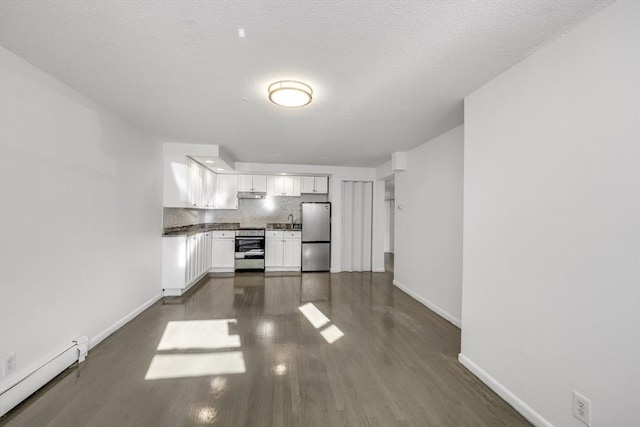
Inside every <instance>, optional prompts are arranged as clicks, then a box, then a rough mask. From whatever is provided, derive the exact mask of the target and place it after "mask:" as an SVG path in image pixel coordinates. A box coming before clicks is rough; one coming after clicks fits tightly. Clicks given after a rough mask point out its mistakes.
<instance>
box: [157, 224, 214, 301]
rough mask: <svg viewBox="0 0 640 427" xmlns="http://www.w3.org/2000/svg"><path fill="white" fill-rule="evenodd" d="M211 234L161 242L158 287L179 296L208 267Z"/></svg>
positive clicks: (167, 239)
mask: <svg viewBox="0 0 640 427" xmlns="http://www.w3.org/2000/svg"><path fill="white" fill-rule="evenodd" d="M211 260H212V256H211V232H207V233H199V234H194V235H192V236H172V237H164V238H163V239H162V288H163V289H164V294H165V295H168V296H175V295H182V294H183V293H184V292H185V291H186V290H187V289H189V287H190V286H192V285H193V284H195V283H196V282H197V281H198V280H200V279H201V278H202V277H203V276H204V275H205V274H207V273H208V272H209V269H210V268H211Z"/></svg>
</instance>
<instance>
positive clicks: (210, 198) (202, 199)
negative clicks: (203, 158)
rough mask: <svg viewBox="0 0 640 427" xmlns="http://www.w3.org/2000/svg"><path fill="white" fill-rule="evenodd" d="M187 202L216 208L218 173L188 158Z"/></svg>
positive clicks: (190, 204)
mask: <svg viewBox="0 0 640 427" xmlns="http://www.w3.org/2000/svg"><path fill="white" fill-rule="evenodd" d="M186 166H187V203H188V205H189V206H191V207H195V208H209V209H211V208H214V206H215V204H216V202H217V200H216V192H217V176H216V174H215V173H214V172H213V171H211V170H210V169H207V168H206V167H204V166H202V165H201V164H200V163H198V162H196V161H195V160H193V159H192V158H191V157H187V158H186Z"/></svg>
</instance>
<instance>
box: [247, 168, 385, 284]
mask: <svg viewBox="0 0 640 427" xmlns="http://www.w3.org/2000/svg"><path fill="white" fill-rule="evenodd" d="M235 170H236V172H238V173H242V172H251V173H290V174H296V173H304V174H321V175H329V201H330V202H331V215H332V222H331V272H332V273H338V272H340V271H342V265H341V264H342V262H341V259H342V254H341V247H342V223H341V220H342V182H343V181H349V180H352V181H358V180H361V181H373V194H374V198H373V236H372V251H373V263H372V268H373V271H384V223H383V221H384V182H382V181H376V170H375V168H357V167H341V166H322V165H295V164H282V163H280V164H279V163H245V162H237V163H236V164H235Z"/></svg>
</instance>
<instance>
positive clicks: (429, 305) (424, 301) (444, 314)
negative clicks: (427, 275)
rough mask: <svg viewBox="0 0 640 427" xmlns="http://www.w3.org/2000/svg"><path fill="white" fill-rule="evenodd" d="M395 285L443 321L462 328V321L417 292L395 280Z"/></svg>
mask: <svg viewBox="0 0 640 427" xmlns="http://www.w3.org/2000/svg"><path fill="white" fill-rule="evenodd" d="M393 284H394V285H395V286H397V287H398V288H400V289H402V290H403V291H404V292H405V293H406V294H408V295H409V296H410V297H411V298H413V299H415V300H416V301H418V302H419V303H421V304H423V305H425V306H426V307H427V308H428V309H429V310H431V311H433V312H434V313H436V314H437V315H438V316H440V317H442V318H443V319H445V320H446V321H448V322H450V323H452V324H453V325H454V326H457V327H458V328H461V327H462V322H461V321H460V319H457V318H455V317H453V316H452V315H451V314H449V313H447V312H446V311H444V310H443V309H441V308H440V307H438V306H437V305H435V304H434V303H432V302H431V301H429V300H427V299H425V298H423V297H421V296H420V295H418V294H417V293H416V292H414V291H412V290H411V289H409V288H407V287H406V286H403V285H402V284H400V282H398V281H397V280H395V279H394V280H393Z"/></svg>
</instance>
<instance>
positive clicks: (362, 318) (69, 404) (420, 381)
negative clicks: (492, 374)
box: [0, 263, 529, 427]
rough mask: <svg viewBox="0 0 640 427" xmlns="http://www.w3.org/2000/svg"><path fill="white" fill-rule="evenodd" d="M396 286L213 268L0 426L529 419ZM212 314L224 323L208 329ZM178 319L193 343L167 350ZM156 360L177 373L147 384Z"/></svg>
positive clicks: (370, 278) (343, 277)
mask: <svg viewBox="0 0 640 427" xmlns="http://www.w3.org/2000/svg"><path fill="white" fill-rule="evenodd" d="M387 265H388V266H390V267H392V264H389V263H388V264H387ZM391 281H392V274H390V273H341V274H329V273H310V274H290V273H289V274H278V273H267V274H264V273H243V274H236V275H211V276H209V277H208V278H206V279H205V280H203V281H202V283H201V284H200V285H198V286H196V287H195V288H194V289H193V290H192V291H190V292H189V293H188V294H187V295H185V296H182V297H178V298H166V299H165V300H164V301H161V302H158V303H157V304H155V305H153V306H152V307H150V308H149V309H148V310H146V311H145V312H143V313H142V314H141V315H139V316H138V317H136V318H135V319H134V320H132V321H131V322H130V323H129V324H127V325H126V326H124V327H123V328H121V329H120V330H118V331H117V332H116V333H114V334H113V335H111V336H110V337H109V338H107V339H106V340H105V341H103V342H102V343H101V344H100V345H98V346H97V347H96V348H94V349H93V350H92V351H91V352H90V354H89V357H88V358H87V360H86V362H84V363H83V364H82V365H80V366H77V365H75V366H73V367H71V368H70V369H68V370H67V371H65V372H64V373H63V374H61V375H60V376H58V377H57V378H56V379H55V380H54V381H52V382H51V383H50V384H49V385H47V386H46V387H45V388H44V389H43V390H42V391H40V392H38V393H36V394H35V395H34V396H32V397H31V398H29V399H27V401H25V402H24V403H23V404H21V405H19V406H18V407H17V408H15V409H14V410H13V411H11V412H10V413H9V414H7V415H5V416H4V417H2V418H0V425H3V426H4V425H6V426H9V427H14V426H50V427H69V426H93V427H104V426H136V427H138V426H142V427H144V426H154V427H157V426H172V427H173V426H192V425H217V426H310V427H318V426H331V427H335V426H384V427H389V426H456V427H457V426H510V427H511V426H528V425H529V423H528V422H527V421H526V420H525V419H524V418H523V417H522V416H520V415H519V414H518V413H517V412H515V411H514V410H513V409H512V408H511V407H510V406H509V405H508V404H507V403H505V402H504V401H503V400H502V399H500V398H499V397H498V396H497V395H496V394H495V393H493V392H492V391H491V390H490V389H488V388H487V387H486V386H485V385H484V384H483V383H481V382H480V381H479V380H478V379H477V378H476V377H475V376H473V375H472V374H470V373H469V372H468V371H467V370H466V369H465V368H464V367H463V366H462V365H460V363H459V362H458V361H457V356H458V353H459V351H460V330H459V329H458V328H456V327H455V326H453V325H451V324H450V323H449V322H447V321H445V320H443V319H442V318H440V317H439V316H437V315H436V314H435V313H433V312H431V311H430V310H428V309H427V308H426V307H424V306H423V305H421V304H420V303H418V302H417V301H415V300H414V299H412V298H411V297H409V296H408V295H407V294H405V293H404V292H402V291H401V290H399V289H398V288H396V287H394V286H393V285H392V284H391ZM307 303H311V304H314V305H315V306H316V307H317V309H318V310H320V311H321V312H322V313H323V314H324V316H326V317H327V318H328V319H329V323H327V324H324V325H322V326H320V327H318V328H316V327H314V326H313V324H312V323H311V322H310V321H309V320H308V319H307V318H306V317H305V316H304V315H303V314H302V313H301V311H300V310H298V307H300V306H302V305H303V304H307ZM220 319H231V321H230V322H226V323H224V324H222V323H215V322H216V321H220ZM212 321H213V322H214V323H215V324H216V325H226V329H225V327H224V326H223V327H221V329H220V330H218V329H216V330H217V331H218V332H215V334H218V335H207V336H206V337H207V338H206V339H203V337H202V336H201V337H200V338H198V335H197V333H194V332H193V331H194V330H195V331H197V330H198V328H204V326H203V325H210V324H211V323H206V322H212ZM170 322H172V323H171V324H172V325H187V324H188V325H191V326H192V329H190V330H191V331H192V332H184V333H183V335H185V334H186V335H189V334H192V333H193V334H195V335H194V336H193V337H191V336H189V337H188V338H190V339H191V341H193V342H192V343H191V344H190V345H191V347H189V348H174V349H169V350H166V349H163V350H159V349H158V348H159V343H160V341H161V339H162V338H163V334H164V333H165V329H166V328H167V325H168V324H169V323H170ZM185 322H192V323H185ZM193 325H195V326H193ZM194 328H195V329H194ZM202 330H204V329H202ZM211 330H214V329H211ZM337 330H339V331H341V333H343V334H344V335H342V336H339V335H340V334H339V333H338V334H335V332H336V331H337ZM185 331H188V329H185ZM220 331H222V332H220ZM330 332H334V335H330V334H329V333H330ZM211 333H213V332H210V334H211ZM183 335H181V336H183ZM236 336H237V338H239V341H240V342H239V346H236V344H234V343H236V341H235V338H233V337H236ZM205 341H206V342H213V343H214V344H217V343H221V344H219V346H216V345H214V346H213V347H215V348H211V347H210V348H207V347H206V346H205V345H204V344H203V343H204V342H205ZM225 346H227V347H225ZM162 348H165V347H162ZM169 348H172V347H171V346H169ZM238 354H240V355H241V357H240V358H238V357H237V356H238ZM157 358H159V359H157ZM160 359H162V360H164V361H165V362H166V363H167V365H166V366H165V368H166V369H165V371H163V373H162V375H166V376H167V377H166V378H158V379H146V377H147V374H148V371H149V370H150V367H151V366H152V364H153V361H154V360H160ZM196 360H207V361H209V362H206V363H205V362H202V363H201V364H200V362H197V363H196V362H195V361H196ZM188 361H193V362H188ZM196 367H197V369H196ZM187 368H188V369H187ZM185 369H187V370H190V372H191V374H189V375H186V374H185V372H186V371H185ZM198 369H200V370H198Z"/></svg>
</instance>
